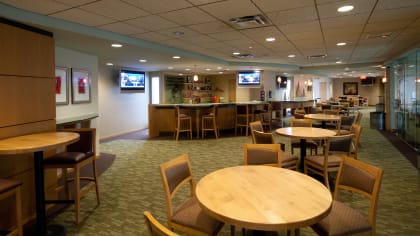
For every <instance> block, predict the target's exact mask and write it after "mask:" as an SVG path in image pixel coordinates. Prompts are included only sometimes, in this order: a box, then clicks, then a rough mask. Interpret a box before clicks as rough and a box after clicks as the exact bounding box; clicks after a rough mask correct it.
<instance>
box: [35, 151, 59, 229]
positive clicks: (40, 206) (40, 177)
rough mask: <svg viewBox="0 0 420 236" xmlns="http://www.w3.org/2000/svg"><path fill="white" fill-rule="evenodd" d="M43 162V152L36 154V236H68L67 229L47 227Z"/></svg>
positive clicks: (54, 226)
mask: <svg viewBox="0 0 420 236" xmlns="http://www.w3.org/2000/svg"><path fill="white" fill-rule="evenodd" d="M43 161H44V154H43V152H42V151H38V152H34V180H35V205H36V229H35V230H36V235H66V228H65V227H64V226H62V225H50V226H48V227H47V217H46V213H45V192H44V189H45V186H44V164H43Z"/></svg>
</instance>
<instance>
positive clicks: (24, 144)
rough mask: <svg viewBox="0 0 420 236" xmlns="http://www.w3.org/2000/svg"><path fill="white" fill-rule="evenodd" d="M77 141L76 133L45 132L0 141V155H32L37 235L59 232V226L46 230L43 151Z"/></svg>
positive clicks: (77, 135)
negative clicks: (31, 153)
mask: <svg viewBox="0 0 420 236" xmlns="http://www.w3.org/2000/svg"><path fill="white" fill-rule="evenodd" d="M77 140H79V134H78V133H72V132H45V133H36V134H28V135H23V136H17V137H12V138H6V139H1V140H0V155H13V154H22V153H30V152H33V153H34V180H35V204H36V230H37V235H50V234H51V231H57V230H59V228H60V227H59V226H52V227H51V229H47V223H46V214H45V193H44V165H43V160H44V154H43V151H45V150H49V149H54V148H57V147H60V146H63V145H68V144H71V143H74V142H76V141H77Z"/></svg>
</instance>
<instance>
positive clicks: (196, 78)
mask: <svg viewBox="0 0 420 236" xmlns="http://www.w3.org/2000/svg"><path fill="white" fill-rule="evenodd" d="M196 68H197V65H194V76H193V80H194V82H197V81H198V75H197V73H196V71H197V70H196Z"/></svg>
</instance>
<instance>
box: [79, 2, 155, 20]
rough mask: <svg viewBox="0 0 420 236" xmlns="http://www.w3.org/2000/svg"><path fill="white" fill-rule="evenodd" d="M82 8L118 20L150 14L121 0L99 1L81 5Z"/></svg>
mask: <svg viewBox="0 0 420 236" xmlns="http://www.w3.org/2000/svg"><path fill="white" fill-rule="evenodd" d="M80 8H81V9H84V10H86V11H89V12H92V13H95V14H98V15H102V16H106V17H110V18H113V19H116V20H126V19H132V18H136V17H140V16H146V15H149V13H147V12H145V11H143V10H141V9H139V8H136V7H133V6H132V5H130V4H127V3H124V2H121V1H119V0H102V1H97V2H94V3H91V4H87V5H83V6H80Z"/></svg>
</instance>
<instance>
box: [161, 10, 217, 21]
mask: <svg viewBox="0 0 420 236" xmlns="http://www.w3.org/2000/svg"><path fill="white" fill-rule="evenodd" d="M160 16H162V17H163V18H165V19H167V20H170V21H173V22H176V23H177V24H179V25H195V24H199V23H205V22H210V21H214V20H216V19H215V18H214V17H212V16H210V15H209V14H207V13H206V12H204V11H202V10H201V9H199V8H193V7H191V8H186V9H182V10H177V11H171V12H167V13H162V14H160Z"/></svg>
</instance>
